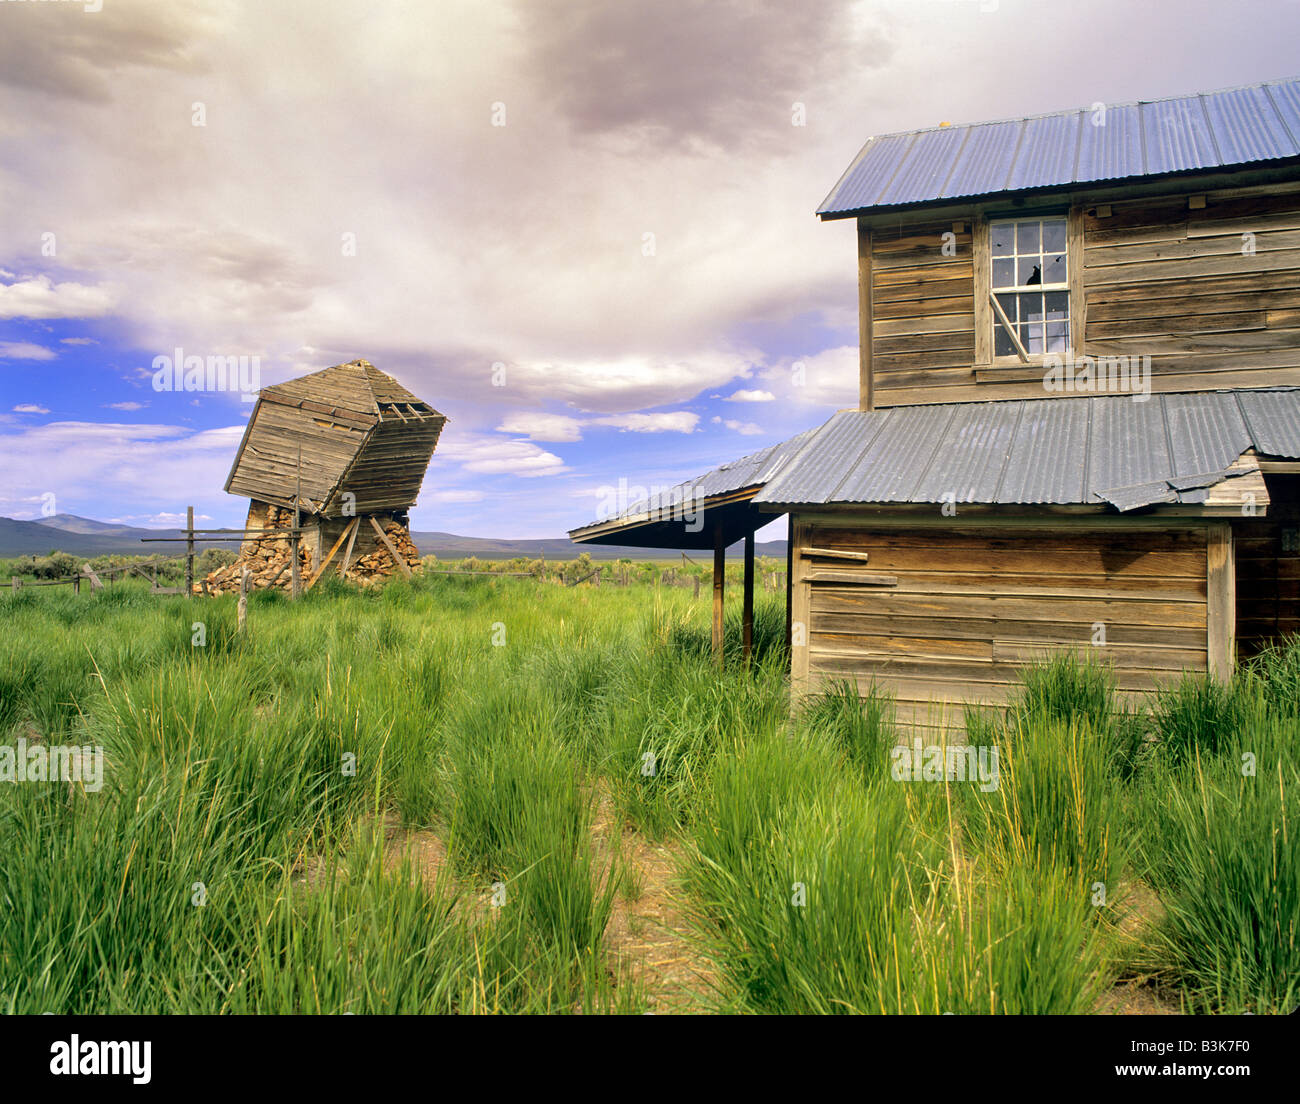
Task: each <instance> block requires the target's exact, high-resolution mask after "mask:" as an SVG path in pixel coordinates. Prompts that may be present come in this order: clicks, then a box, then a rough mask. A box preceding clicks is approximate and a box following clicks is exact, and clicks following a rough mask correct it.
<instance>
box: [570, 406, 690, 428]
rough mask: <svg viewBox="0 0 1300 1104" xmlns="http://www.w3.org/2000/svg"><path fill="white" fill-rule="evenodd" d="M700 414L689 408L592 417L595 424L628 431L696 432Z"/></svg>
mask: <svg viewBox="0 0 1300 1104" xmlns="http://www.w3.org/2000/svg"><path fill="white" fill-rule="evenodd" d="M699 421H700V416H699V415H698V414H692V413H691V412H690V411H689V410H671V411H667V412H665V413H661V414H616V415H611V416H610V417H607V418H592V419H591V423H592V424H593V425H604V426H613V427H614V428H616V429H621V430H623V431H625V432H628V433H694V432H695V427H696V426H697V425H698V424H699Z"/></svg>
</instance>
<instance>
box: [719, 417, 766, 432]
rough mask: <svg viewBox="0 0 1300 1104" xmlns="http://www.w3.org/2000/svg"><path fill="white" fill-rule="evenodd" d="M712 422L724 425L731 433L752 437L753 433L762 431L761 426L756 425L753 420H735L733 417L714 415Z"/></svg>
mask: <svg viewBox="0 0 1300 1104" xmlns="http://www.w3.org/2000/svg"><path fill="white" fill-rule="evenodd" d="M713 424H714V425H720V426H725V427H726V428H727V429H729V430H731V431H732V432H733V433H739V434H742V435H743V436H745V437H753V436H754V435H755V434H757V433H762V432H763V429H762V427H761V426H757V425H755V424H754V423H753V422H741V421H737V420H736V419H735V418H720V417H716V416H715V417H714V419H713Z"/></svg>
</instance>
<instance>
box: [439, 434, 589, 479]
mask: <svg viewBox="0 0 1300 1104" xmlns="http://www.w3.org/2000/svg"><path fill="white" fill-rule="evenodd" d="M433 455H434V462H435V463H440V462H447V461H450V462H452V463H455V464H458V465H459V466H460V467H461V468H462V469H463V470H464V471H467V472H478V473H480V474H484V475H517V476H521V477H522V478H525V479H532V478H536V477H537V476H540V475H559V474H560V473H561V472H564V471H568V468H566V467H565V464H564V461H563V460H561V459H560V458H559V457H558V456H556V455H555V454H554V453H552V452H547V451H546V450H545V449H542V448H538V447H537V446H536V445H535V444H533V443H532V442H531V441H525V440H522V439H512V440H508V441H503V440H501V439H500V438H498V437H488V436H485V435H483V434H474V433H465V434H460V435H459V436H456V435H451V436H449V437H446V438H443V439H440V440H439V442H438V450H437V452H435V453H434V454H433Z"/></svg>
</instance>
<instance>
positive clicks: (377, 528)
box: [226, 360, 447, 585]
mask: <svg viewBox="0 0 1300 1104" xmlns="http://www.w3.org/2000/svg"><path fill="white" fill-rule="evenodd" d="M446 421H447V419H446V417H445V416H444V415H442V414H440V413H439V412H438V411H436V410H434V409H433V407H431V406H430V405H429V404H428V403H426V402H424V401H423V400H422V399H419V398H417V397H416V396H415V395H413V394H411V392H409V391H408V390H406V388H404V387H403V386H402V385H401V384H400V383H398V382H397V380H395V379H393V377H392V376H389V375H386V374H385V373H383V372H381V371H379V369H377V368H376V367H375V366H374V365H373V364H371V363H370V362H369V361H366V360H354V361H350V362H349V363H347V364H340V365H337V366H335V367H333V368H326V369H324V370H323V371H320V372H313V373H312V374H310V375H307V376H302V377H300V378H298V379H294V380H289V381H287V382H285V383H281V384H276V385H274V386H272V387H265V388H263V389H262V390H261V391H260V392H259V393H258V400H257V405H256V406H255V407H254V409H253V413H252V415H251V416H250V418H249V420H248V426H247V428H246V429H245V430H244V437H243V440H242V441H241V442H240V445H239V451H238V452H237V453H236V455H235V461H234V464H233V465H232V467H231V470H230V476H229V477H228V478H227V480H226V490H227V491H228V492H230V493H231V494H237V495H246V496H247V497H248V498H249V499H250V500H251V502H250V505H249V511H248V523H247V527H246V528H247V529H249V530H262V529H272V530H283V529H287V528H291V527H292V525H293V517H294V515H295V512H296V514H297V516H298V519H299V526H300V528H301V530H302V537H301V541H302V545H301V547H302V549H303V553H304V558H305V560H306V565H307V570H308V572H309V574H308V580H307V583H308V585H310V584H311V583H312V582H314V581H315V579H317V578H319V577H320V575H321V574H322V572H323V571H324V570H326V569H328V570H330V571H342V570H344V569H345V568H346V567H347V566H348V565H350V564H352V563H353V562H355V561H358V560H361V559H362V558H363V557H370V556H379V557H380V558H383V557H384V556H388V557H389V558H394V559H396V560H397V564H396V565H395V566H396V567H397V568H398V569H399V570H404V569H405V568H406V566H407V564H406V562H405V560H406V557H405V556H403V555H402V554H401V553H400V552H397V551H396V550H395V549H396V545H398V544H404V543H405V542H404V541H398V540H395V539H394V534H393V533H392V532H390V531H389V530H391V529H392V527H393V526H394V524H395V525H397V526H400V527H401V529H402V531H403V532H404V531H405V527H406V524H407V511H408V510H409V509H410V507H412V506H413V505H415V503H416V498H417V496H418V495H419V491H420V485H421V483H422V482H423V480H424V473H425V471H426V469H427V468H428V466H429V460H430V458H431V457H432V455H433V450H434V449H435V448H436V447H437V444H438V438H439V435H440V434H441V433H442V427H443V426H444V425H445V424H446ZM261 543H266V542H261ZM286 547H287V546H286ZM243 551H244V552H245V553H252V552H255V551H256V547H255V545H253V544H252V543H250V544H249V545H246V546H245V548H244V550H243ZM286 581H287V580H286Z"/></svg>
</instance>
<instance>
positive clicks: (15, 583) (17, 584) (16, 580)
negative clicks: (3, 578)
mask: <svg viewBox="0 0 1300 1104" xmlns="http://www.w3.org/2000/svg"><path fill="white" fill-rule="evenodd" d="M9 583H10V585H11V586H12V587H13V588H14V593H15V594H17V593H18V588H19V587H20V586H22V585H23V581H22V580H21V579H20V578H18V576H17V575H11V576H10V577H9Z"/></svg>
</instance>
